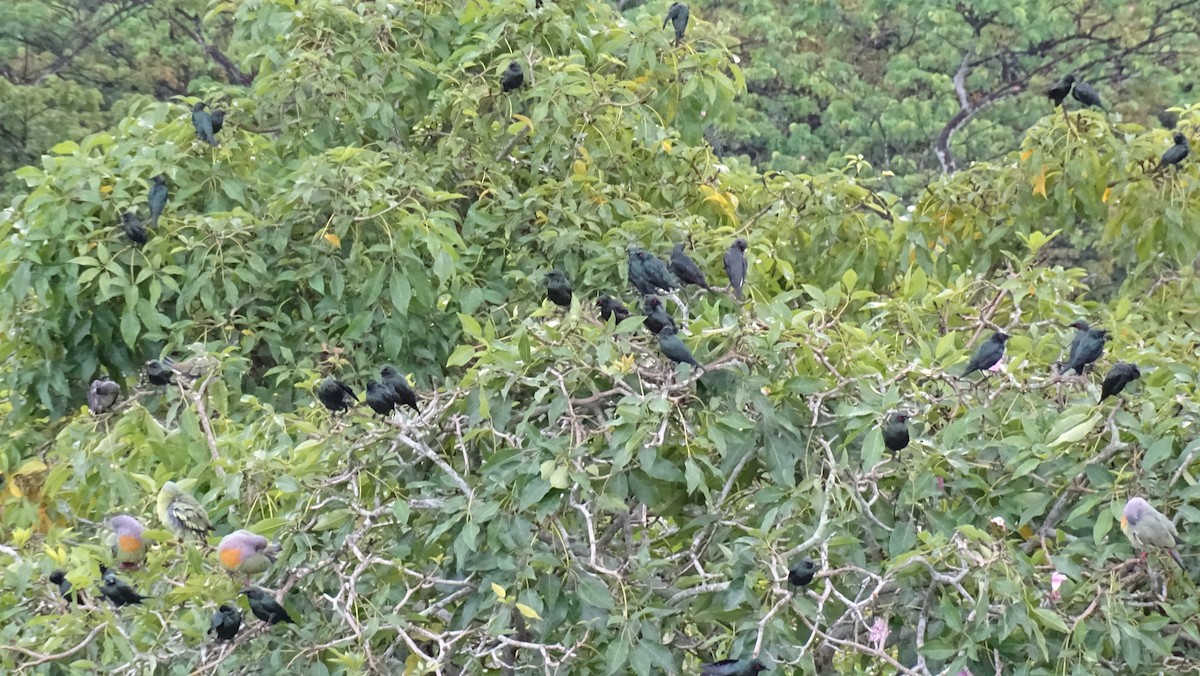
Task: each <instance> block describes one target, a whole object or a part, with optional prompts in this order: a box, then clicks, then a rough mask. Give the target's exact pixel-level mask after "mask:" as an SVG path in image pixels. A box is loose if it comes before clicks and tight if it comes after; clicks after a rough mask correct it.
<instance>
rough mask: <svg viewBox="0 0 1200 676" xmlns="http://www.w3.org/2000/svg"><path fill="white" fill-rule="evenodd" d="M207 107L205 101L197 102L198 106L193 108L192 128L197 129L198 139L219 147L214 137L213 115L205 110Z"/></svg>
mask: <svg viewBox="0 0 1200 676" xmlns="http://www.w3.org/2000/svg"><path fill="white" fill-rule="evenodd" d="M207 107H208V104H207V103H205V102H203V101H197V102H196V105H194V106H192V126H193V127H195V128H196V138H198V139H200V140H201V141H204V142H205V143H207V144H208V145H210V146H215V145H218V144H217V139H216V137H214V136H213V121H212V115H210V114H209V113H208V111H207V110H205V108H207Z"/></svg>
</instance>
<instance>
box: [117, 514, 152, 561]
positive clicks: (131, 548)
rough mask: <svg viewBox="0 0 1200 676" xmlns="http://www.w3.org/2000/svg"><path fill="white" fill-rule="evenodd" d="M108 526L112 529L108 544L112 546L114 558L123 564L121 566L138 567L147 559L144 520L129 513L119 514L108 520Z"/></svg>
mask: <svg viewBox="0 0 1200 676" xmlns="http://www.w3.org/2000/svg"><path fill="white" fill-rule="evenodd" d="M108 526H109V528H111V529H112V534H111V535H109V536H108V545H109V547H111V548H112V555H113V560H114V561H116V562H117V563H119V564H121V568H137V567H138V565H140V564H141V563H142V562H143V561H145V560H146V541H145V540H144V539H143V538H142V531H143V530H145V528H144V527H143V526H142V522H141V521H138V520H137V519H135V518H133V517H132V516H129V515H127V514H118V515H116V516H114V517H113V518H111V519H109V520H108Z"/></svg>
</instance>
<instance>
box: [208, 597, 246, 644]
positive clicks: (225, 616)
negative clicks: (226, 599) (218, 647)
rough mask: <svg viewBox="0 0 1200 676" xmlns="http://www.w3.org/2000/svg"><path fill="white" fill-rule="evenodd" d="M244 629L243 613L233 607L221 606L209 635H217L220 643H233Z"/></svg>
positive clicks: (214, 617)
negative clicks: (239, 631) (240, 630)
mask: <svg viewBox="0 0 1200 676" xmlns="http://www.w3.org/2000/svg"><path fill="white" fill-rule="evenodd" d="M241 628H242V613H241V611H239V610H238V609H237V608H234V607H233V606H230V605H226V604H224V603H222V604H221V607H220V608H217V612H216V614H214V615H213V618H212V626H211V627H209V629H208V633H210V634H212V633H216V635H217V640H218V641H232V640H233V637H235V636H237V633H238V630H239V629H241Z"/></svg>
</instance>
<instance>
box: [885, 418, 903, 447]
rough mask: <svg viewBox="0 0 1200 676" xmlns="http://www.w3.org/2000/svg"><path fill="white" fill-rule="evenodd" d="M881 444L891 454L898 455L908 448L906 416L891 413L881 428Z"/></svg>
mask: <svg viewBox="0 0 1200 676" xmlns="http://www.w3.org/2000/svg"><path fill="white" fill-rule="evenodd" d="M883 444H884V445H885V446H887V448H888V450H889V451H891V452H892V453H898V452H900V451H902V450H904V448H905V447H906V446H908V414H907V413H899V412H897V413H893V414H891V415H890V416H888V419H887V423H885V424H884V426H883Z"/></svg>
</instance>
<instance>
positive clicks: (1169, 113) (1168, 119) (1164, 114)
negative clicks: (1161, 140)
mask: <svg viewBox="0 0 1200 676" xmlns="http://www.w3.org/2000/svg"><path fill="white" fill-rule="evenodd" d="M1158 123H1159V124H1161V125H1162V126H1163V128H1164V129H1174V128H1175V125H1177V124H1179V113H1177V112H1175V111H1173V110H1163V111H1160V112H1159V113H1158Z"/></svg>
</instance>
